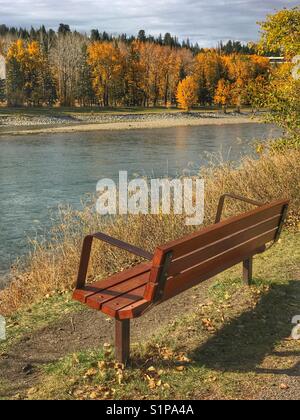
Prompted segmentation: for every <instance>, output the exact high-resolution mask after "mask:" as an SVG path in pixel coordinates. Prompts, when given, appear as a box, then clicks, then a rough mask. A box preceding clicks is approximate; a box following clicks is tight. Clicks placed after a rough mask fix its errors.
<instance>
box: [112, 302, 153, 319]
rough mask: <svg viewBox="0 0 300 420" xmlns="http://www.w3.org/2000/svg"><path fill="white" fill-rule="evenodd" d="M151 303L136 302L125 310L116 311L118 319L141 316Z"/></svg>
mask: <svg viewBox="0 0 300 420" xmlns="http://www.w3.org/2000/svg"><path fill="white" fill-rule="evenodd" d="M150 305H151V302H149V301H148V300H146V299H142V300H139V301H138V302H135V303H132V304H130V305H128V306H126V307H125V308H122V309H121V310H119V311H118V313H117V317H118V319H132V318H137V317H139V316H141V314H142V313H143V311H145V309H147V308H149V306H150Z"/></svg>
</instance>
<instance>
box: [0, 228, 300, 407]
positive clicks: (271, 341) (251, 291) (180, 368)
mask: <svg viewBox="0 0 300 420" xmlns="http://www.w3.org/2000/svg"><path fill="white" fill-rule="evenodd" d="M299 242H300V236H299V233H288V232H285V233H284V234H283V237H282V240H281V241H280V243H278V244H277V245H276V246H274V247H272V248H271V249H270V250H268V251H267V252H266V253H264V254H262V255H259V256H257V257H256V258H255V269H254V278H255V280H254V285H253V286H251V287H250V288H249V287H247V286H244V285H243V284H242V281H241V267H240V266H237V267H235V268H233V269H231V270H228V271H227V272H225V273H223V274H221V275H219V276H218V277H217V278H215V279H214V281H213V282H212V283H208V284H207V285H206V287H207V288H208V294H207V296H206V298H205V299H204V300H202V299H200V298H199V296H198V293H199V292H198V288H195V289H193V292H192V293H193V296H194V299H192V303H193V305H192V307H191V308H189V310H188V309H187V308H183V310H182V311H181V312H178V315H177V316H176V317H171V318H170V319H169V322H168V323H166V324H164V325H162V324H161V325H160V329H157V328H158V325H157V324H156V325H155V329H154V330H153V334H152V337H151V338H150V339H146V340H141V341H140V342H137V341H135V340H133V354H132V362H131V364H130V365H129V367H128V369H126V370H124V369H123V367H122V366H121V365H118V364H116V363H114V361H113V356H112V354H113V352H112V351H113V349H112V347H111V346H110V344H109V342H108V344H105V345H103V343H104V341H103V339H101V340H102V341H101V340H100V339H98V338H97V337H96V338H95V342H94V345H90V346H85V350H84V351H80V350H75V351H74V347H73V342H76V341H77V335H78V334H79V333H78V331H77V330H76V328H75V330H74V332H73V335H72V344H70V343H69V347H68V346H67V345H66V343H64V342H63V341H62V342H60V344H59V346H60V347H62V348H63V349H64V350H63V351H62V352H61V353H60V357H58V356H57V355H56V353H55V351H56V349H55V347H56V346H55V345H53V343H52V348H51V349H49V348H48V347H47V346H46V345H44V344H43V343H44V342H46V341H47V340H46V337H47V336H48V335H51V330H52V331H57V329H58V327H59V329H62V330H63V331H65V333H64V334H63V336H62V337H65V336H66V335H67V334H66V331H67V329H68V328H70V326H69V324H68V323H69V319H75V317H76V316H77V319H78V320H80V319H81V320H82V321H81V322H83V319H85V318H87V317H88V316H89V314H90V313H91V312H92V313H94V311H88V310H87V309H85V308H83V307H81V306H80V305H77V304H75V303H72V302H71V301H70V294H69V293H63V294H60V295H58V294H56V295H54V296H52V297H51V296H50V297H48V298H47V299H45V300H43V301H42V302H40V303H38V304H36V305H33V306H31V307H30V310H28V309H27V310H23V311H20V312H18V313H16V314H14V315H13V316H12V317H10V318H8V326H9V328H8V335H9V336H8V341H7V342H6V344H3V345H1V346H0V353H1V356H2V357H1V356H0V365H1V372H2V373H1V374H0V378H1V379H0V398H2V399H4V398H13V399H19V398H22V399H67V400H68V399H69V400H73V399H92V400H93V399H140V398H142V399H182V398H188V399H299V373H300V371H299V351H300V347H299V341H294V340H291V339H289V337H290V333H291V329H292V325H291V319H292V317H293V316H294V315H295V314H298V313H299V311H300V307H299V301H300V277H299V276H300V247H299ZM274 308H276V310H274ZM78 311H81V312H80V313H79V315H78ZM153 311H154V312H155V311H156V309H154V310H153ZM75 314H77V315H75ZM60 319H61V320H62V321H60V323H58V321H59V320H60ZM101 322H102V324H103V323H105V320H104V319H103V321H101ZM57 323H58V324H57ZM139 323H142V319H141V320H138V324H139ZM55 325H57V326H56V328H57V329H56V330H55V329H54V328H55ZM75 325H76V323H75ZM110 328H111V326H110ZM141 328H143V327H141ZM98 334H99V336H100V334H101V331H100V330H98ZM104 339H105V340H106V341H107V340H108V341H109V338H107V337H105V338H104ZM62 340H64V338H63V339H62ZM65 340H66V341H67V339H65ZM37 342H39V343H40V347H39V352H38V357H37V349H35V346H37V344H34V343H37ZM101 343H102V344H101ZM78 344H79V348H83V346H84V341H81V342H80V343H78ZM43 346H44V347H43ZM24 349H25V350H24ZM26 349H27V350H26ZM28 351H29V353H28ZM30 352H32V353H33V355H34V358H33V360H34V361H35V362H34V364H35V366H34V367H32V369H34V370H33V372H30V371H29V372H27V373H24V372H23V373H22V369H20V368H17V369H15V370H14V369H13V365H14V364H16V362H17V359H18V358H19V357H21V358H22V357H23V359H24V360H23V364H24V365H25V364H26V362H27V363H28V362H29V363H33V362H32V360H31V359H30ZM51 352H52V353H53V354H51ZM19 353H20V354H19ZM43 353H45V355H46V360H45V361H44V362H43V363H42V362H41V360H43V356H44V354H43ZM24 354H25V355H26V357H24ZM3 355H4V356H3ZM21 355H22V356H21ZM5 358H6V359H7V360H8V362H7V363H6V364H5ZM49 359H54V360H53V361H52V362H50V363H49ZM37 360H39V362H38V361H37ZM47 360H48V362H47ZM41 363H42V364H41ZM21 366H23V365H21ZM9 369H10V370H9ZM7 371H8V372H9V375H8V374H7V373H8V372H7ZM5 373H6V376H5V377H4V376H3V375H5ZM18 375H19V376H18ZM19 381H20V382H19Z"/></svg>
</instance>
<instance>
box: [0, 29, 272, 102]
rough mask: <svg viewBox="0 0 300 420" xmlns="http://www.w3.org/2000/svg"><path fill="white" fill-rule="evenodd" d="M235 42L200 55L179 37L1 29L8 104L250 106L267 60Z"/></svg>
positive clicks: (0, 93)
mask: <svg viewBox="0 0 300 420" xmlns="http://www.w3.org/2000/svg"><path fill="white" fill-rule="evenodd" d="M244 48H245V50H243V46H242V44H241V43H238V42H232V41H230V42H229V43H227V44H220V45H219V46H218V47H217V48H215V49H200V48H199V47H198V46H194V45H191V44H190V43H189V41H188V40H187V41H185V42H182V43H179V41H178V40H177V38H174V37H172V36H171V35H170V34H166V35H165V36H164V37H157V38H154V37H151V36H147V35H146V33H145V31H140V32H139V34H138V36H137V37H129V38H128V37H127V36H126V35H120V36H118V37H112V36H110V35H108V34H106V33H105V32H102V33H100V32H99V31H97V30H93V31H92V32H91V35H90V36H89V37H88V36H86V35H83V34H80V33H78V32H76V31H74V32H72V31H71V30H70V27H69V26H68V25H64V24H61V25H60V27H59V30H58V31H57V32H55V31H53V30H51V29H50V30H46V29H45V27H41V28H40V29H33V28H32V29H31V30H30V31H27V30H26V29H15V28H7V27H6V26H3V25H2V26H0V52H1V53H2V54H3V55H4V56H5V58H6V74H7V79H6V83H5V84H4V83H3V81H2V82H1V83H0V101H2V102H6V103H7V104H8V105H9V106H23V105H26V106H41V105H48V106H51V105H54V104H58V105H61V106H74V105H81V106H96V105H97V106H112V107H117V106H145V107H149V106H158V105H164V106H173V105H176V104H178V103H179V105H180V106H181V107H183V108H186V109H189V108H190V107H191V106H193V105H196V104H199V105H212V104H214V103H215V104H220V105H222V106H223V107H224V109H226V107H227V106H228V105H230V104H235V105H236V106H237V108H239V107H240V106H241V105H243V104H250V103H251V104H252V103H254V99H255V98H256V99H257V98H258V97H259V94H260V90H261V89H264V88H265V86H266V83H267V82H268V75H269V72H270V65H269V60H268V59H267V58H266V57H261V56H257V55H255V54H253V53H254V49H252V48H253V47H250V46H249V47H246V46H245V47H244Z"/></svg>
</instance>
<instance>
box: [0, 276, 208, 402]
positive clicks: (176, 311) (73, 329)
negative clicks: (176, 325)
mask: <svg viewBox="0 0 300 420" xmlns="http://www.w3.org/2000/svg"><path fill="white" fill-rule="evenodd" d="M211 282H212V280H211V281H208V282H205V283H203V284H201V285H200V286H198V287H197V288H196V289H193V290H189V291H187V292H185V293H183V294H181V295H180V296H178V297H177V298H175V299H172V300H171V301H168V302H166V303H164V304H162V305H159V306H158V307H156V308H153V309H152V310H151V311H150V312H148V313H147V314H145V315H144V316H143V317H142V318H140V319H137V320H134V321H133V322H132V342H135V343H137V342H143V341H145V340H146V339H148V338H149V337H151V335H153V334H154V333H156V332H157V330H158V329H160V328H161V327H163V326H166V325H167V324H169V323H172V322H173V321H174V320H175V319H176V318H180V315H184V314H186V313H187V312H191V311H192V310H193V307H195V306H197V305H200V304H201V302H203V301H204V300H205V299H206V298H207V291H208V289H209V285H210V283H211ZM113 333H114V325H113V320H111V319H110V318H107V317H106V316H105V315H103V314H102V313H100V312H96V311H92V310H91V311H90V310H87V311H83V312H79V313H73V314H68V315H65V316H64V317H63V318H62V319H61V320H60V321H58V322H56V323H55V324H53V325H50V326H47V327H45V328H43V329H41V330H39V331H37V332H36V333H34V334H33V335H28V336H24V337H23V338H22V339H21V340H20V341H19V342H18V343H17V344H16V345H15V346H13V347H12V348H11V349H10V350H9V352H8V353H6V354H4V355H2V356H0V382H1V381H3V382H4V383H6V384H10V385H9V386H6V387H5V388H6V393H5V395H1V392H0V397H12V396H14V395H16V394H20V395H21V396H22V394H26V392H27V391H28V389H30V388H31V387H33V386H34V385H36V384H37V383H38V381H39V378H40V366H41V365H45V364H48V363H51V362H55V361H57V360H59V359H60V358H62V357H64V356H66V355H68V354H70V353H73V352H77V351H80V350H87V349H94V348H97V347H98V348H99V347H100V346H103V344H104V343H107V342H111V343H113ZM7 390H8V391H7Z"/></svg>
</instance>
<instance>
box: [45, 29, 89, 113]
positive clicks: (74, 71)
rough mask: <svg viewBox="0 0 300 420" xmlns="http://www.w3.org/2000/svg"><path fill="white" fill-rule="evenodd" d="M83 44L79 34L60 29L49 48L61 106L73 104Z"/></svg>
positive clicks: (83, 41)
mask: <svg viewBox="0 0 300 420" xmlns="http://www.w3.org/2000/svg"><path fill="white" fill-rule="evenodd" d="M84 44H85V40H84V38H83V37H82V36H81V35H79V34H76V35H74V34H71V33H69V32H68V31H63V30H62V31H61V32H60V35H59V36H58V37H57V39H56V41H55V45H54V46H53V47H52V49H51V52H50V57H49V60H50V65H51V70H52V73H53V75H54V78H55V82H56V86H57V94H58V100H59V103H60V105H61V106H73V105H74V104H75V98H76V92H77V84H78V80H79V74H80V69H81V64H82V54H83V45H84Z"/></svg>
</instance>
